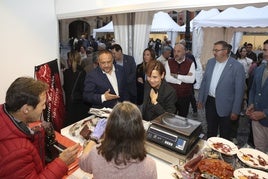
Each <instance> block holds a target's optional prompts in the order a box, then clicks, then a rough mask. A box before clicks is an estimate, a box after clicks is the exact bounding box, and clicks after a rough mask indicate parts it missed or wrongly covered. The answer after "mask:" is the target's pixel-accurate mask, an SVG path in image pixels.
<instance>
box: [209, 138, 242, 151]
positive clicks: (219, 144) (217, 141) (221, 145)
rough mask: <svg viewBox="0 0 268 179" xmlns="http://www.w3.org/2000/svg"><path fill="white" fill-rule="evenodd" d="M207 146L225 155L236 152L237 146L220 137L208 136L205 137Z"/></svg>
mask: <svg viewBox="0 0 268 179" xmlns="http://www.w3.org/2000/svg"><path fill="white" fill-rule="evenodd" d="M207 143H208V145H209V147H211V148H212V149H213V150H216V151H218V152H220V153H222V154H225V155H235V154H236V153H237V152H238V148H237V146H236V145H235V144H234V143H233V142H231V141H229V140H227V139H224V138H221V137H210V138H208V139H207Z"/></svg>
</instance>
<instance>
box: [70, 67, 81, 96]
mask: <svg viewBox="0 0 268 179" xmlns="http://www.w3.org/2000/svg"><path fill="white" fill-rule="evenodd" d="M80 74H81V71H80V72H79V73H78V76H77V78H76V80H75V82H74V86H73V89H72V92H71V96H72V95H73V93H74V90H75V88H76V85H77V82H78V79H79V77H80Z"/></svg>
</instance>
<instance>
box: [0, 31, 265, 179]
mask: <svg viewBox="0 0 268 179" xmlns="http://www.w3.org/2000/svg"><path fill="white" fill-rule="evenodd" d="M77 45H80V46H77ZM158 47H159V48H160V46H159V45H158ZM154 48H155V47H154ZM154 48H153V46H152V44H151V43H149V45H148V48H146V49H144V51H143V60H142V62H141V63H140V64H136V62H135V59H134V58H133V57H132V56H129V55H126V54H124V53H123V50H122V48H121V46H120V44H115V43H111V44H109V45H107V44H105V43H102V42H99V43H98V44H96V43H93V41H92V39H91V43H90V41H88V40H87V39H86V38H85V36H82V38H81V41H79V42H77V43H76V46H74V47H73V48H72V50H71V51H70V52H68V59H67V67H66V69H65V70H64V71H63V77H64V80H63V82H64V83H63V89H64V93H65V107H66V114H67V115H66V119H65V125H66V126H67V125H70V124H73V123H75V122H77V121H79V120H81V119H83V118H85V117H87V116H88V115H89V114H88V111H89V108H91V107H93V108H104V107H106V108H112V109H113V110H112V113H111V114H110V116H109V118H108V119H101V120H100V121H99V122H98V123H97V126H96V127H95V129H94V131H93V132H92V133H91V135H90V139H91V140H90V142H89V143H88V144H87V146H86V147H85V148H84V152H83V155H82V156H81V157H80V159H79V165H80V168H81V169H82V170H84V171H86V172H89V173H93V175H94V178H108V177H109V178H118V177H119V178H120V177H121V178H122V177H123V176H124V177H128V178H137V177H138V178H157V171H156V165H155V162H154V161H153V160H152V159H151V158H150V157H149V156H147V155H146V150H145V147H144V141H145V129H144V127H143V123H142V120H146V121H151V120H153V119H155V118H157V117H158V116H160V115H162V114H163V113H165V112H168V113H173V114H177V115H180V116H183V117H187V116H188V114H189V108H190V105H192V107H194V108H195V109H194V108H193V109H194V110H193V111H194V112H197V108H198V109H202V108H204V109H205V117H206V122H207V131H204V132H205V133H206V137H207V138H209V137H214V136H220V137H222V138H225V139H227V140H230V141H233V142H234V143H235V139H236V138H237V129H238V124H239V122H238V120H239V117H240V116H241V115H246V116H247V117H248V118H249V119H251V120H250V124H251V127H250V128H251V129H252V130H251V133H250V135H249V137H248V138H249V140H248V144H250V145H251V147H255V148H256V149H258V150H260V151H263V152H268V143H267V142H266V140H265V139H266V138H267V137H268V118H267V115H268V93H267V90H268V80H267V77H268V67H267V61H268V40H266V41H265V42H264V44H263V52H262V55H259V56H257V55H256V54H254V52H253V51H252V44H251V43H247V44H245V46H242V47H240V48H239V49H238V51H237V53H236V54H234V53H231V49H232V48H231V46H230V44H228V43H227V42H225V41H217V42H215V43H214V46H213V49H212V53H213V55H214V57H213V58H211V59H209V60H208V62H207V65H206V69H205V71H204V75H203V79H202V82H201V86H200V89H199V90H198V98H197V100H196V99H195V95H194V90H193V85H194V83H195V69H196V62H195V59H194V56H193V55H192V54H191V52H190V51H189V50H188V49H186V47H185V43H184V41H180V43H177V44H176V45H175V46H174V47H171V46H170V45H169V44H168V43H167V44H166V45H163V46H161V50H160V51H158V52H156V50H155V49H154ZM260 58H261V59H260ZM47 88H48V87H47V85H46V84H44V83H43V82H41V81H38V80H35V79H33V78H29V77H20V78H18V79H16V80H15V81H14V82H13V83H12V84H11V86H10V87H9V88H8V90H7V93H6V101H5V103H4V104H3V105H1V106H0V119H1V120H3V122H2V123H0V128H1V129H2V130H1V132H0V134H1V135H0V136H1V137H0V151H1V152H0V153H1V154H0V155H1V158H2V159H3V160H2V161H1V162H0V168H1V170H0V178H2V177H8V176H9V177H11V178H12V177H14V176H16V178H29V177H32V178H42V177H44V178H45V177H48V178H61V177H63V176H64V175H65V174H66V172H67V169H68V168H67V167H68V165H69V164H70V163H72V162H73V161H74V160H75V158H76V157H77V153H78V151H79V146H78V145H74V146H72V147H69V148H67V149H65V150H64V151H63V152H62V153H61V154H60V155H59V157H58V158H56V159H54V160H53V161H52V162H50V163H49V164H46V163H45V162H44V157H45V155H44V152H42V151H43V150H42V147H44V144H43V143H42V142H41V143H40V141H42V140H41V139H42V138H44V136H43V135H44V132H42V131H43V130H44V126H42V125H41V127H40V129H39V130H36V129H35V130H33V129H31V128H29V126H28V124H29V123H31V122H34V121H37V120H40V118H41V115H42V111H43V110H44V109H45V107H46V105H45V104H46V90H47ZM244 104H246V105H245V106H246V107H244ZM100 139H101V140H100ZM14 142H15V145H14ZM18 157H19V158H18ZM5 161H9V162H8V163H7V162H5ZM14 166H15V167H14ZM102 167H105V169H106V170H105V171H103V170H101V168H102ZM119 170H120V172H118V171H119Z"/></svg>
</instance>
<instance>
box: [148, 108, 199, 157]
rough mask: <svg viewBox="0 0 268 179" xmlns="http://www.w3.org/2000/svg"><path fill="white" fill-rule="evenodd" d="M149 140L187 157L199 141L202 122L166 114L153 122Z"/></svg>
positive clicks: (149, 131)
mask: <svg viewBox="0 0 268 179" xmlns="http://www.w3.org/2000/svg"><path fill="white" fill-rule="evenodd" d="M151 123H152V124H151V125H150V126H149V128H148V130H147V133H146V137H147V140H148V141H150V142H153V143H156V144H158V145H160V146H163V147H165V148H168V149H170V150H172V151H175V152H178V153H180V154H183V155H186V154H188V152H189V151H191V149H192V148H194V147H195V145H196V144H197V143H198V141H199V139H200V138H199V135H200V134H201V131H202V126H201V122H199V121H196V120H192V119H188V118H184V117H181V116H178V115H175V114H171V113H164V114H162V115H161V116H159V117H157V118H156V119H154V120H152V121H151Z"/></svg>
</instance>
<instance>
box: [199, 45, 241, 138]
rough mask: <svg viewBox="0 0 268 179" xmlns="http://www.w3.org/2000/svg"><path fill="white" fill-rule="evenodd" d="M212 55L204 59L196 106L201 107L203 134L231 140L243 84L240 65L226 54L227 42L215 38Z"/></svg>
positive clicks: (228, 52) (227, 52)
mask: <svg viewBox="0 0 268 179" xmlns="http://www.w3.org/2000/svg"><path fill="white" fill-rule="evenodd" d="M212 52H213V55H214V58H212V59H210V60H208V63H207V65H206V70H205V73H204V76H203V79H202V82H201V86H200V89H199V96H198V108H199V109H202V108H203V107H205V110H206V120H207V137H208V138H209V137H215V136H217V135H218V131H219V136H220V137H222V138H225V139H228V140H231V136H230V134H231V132H232V129H231V126H232V125H231V122H232V121H234V120H237V119H238V115H239V113H240V110H241V104H242V100H243V95H244V88H245V84H244V83H245V73H244V69H243V66H242V65H241V64H240V63H239V62H238V61H237V60H235V59H234V58H232V57H230V56H229V54H230V51H229V49H228V43H227V42H225V41H218V42H216V43H214V47H213V50H212Z"/></svg>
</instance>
